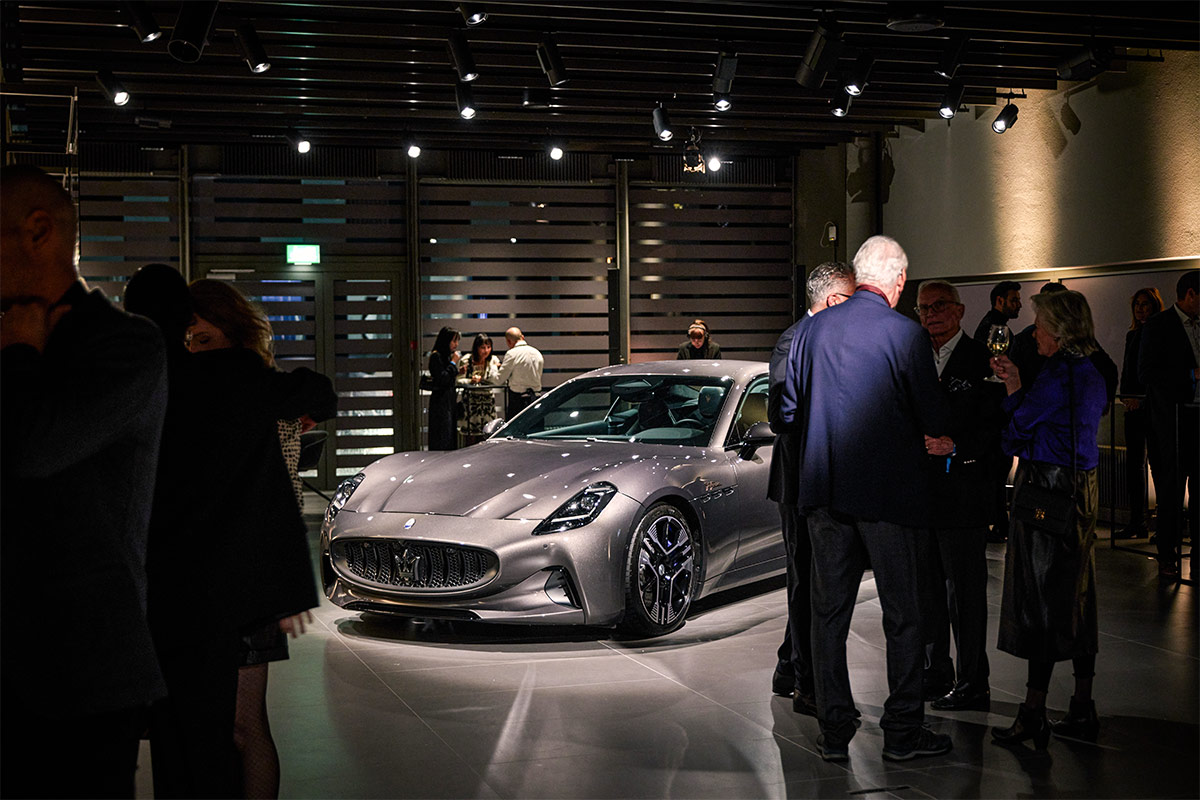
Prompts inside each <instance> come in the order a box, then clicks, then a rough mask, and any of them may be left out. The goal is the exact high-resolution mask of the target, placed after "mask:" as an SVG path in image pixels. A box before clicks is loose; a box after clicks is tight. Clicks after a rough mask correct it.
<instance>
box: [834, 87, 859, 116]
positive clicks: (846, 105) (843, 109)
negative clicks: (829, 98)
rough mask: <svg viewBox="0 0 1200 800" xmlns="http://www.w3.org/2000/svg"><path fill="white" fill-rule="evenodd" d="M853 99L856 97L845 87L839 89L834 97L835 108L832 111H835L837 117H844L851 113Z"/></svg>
mask: <svg viewBox="0 0 1200 800" xmlns="http://www.w3.org/2000/svg"><path fill="white" fill-rule="evenodd" d="M853 100H854V98H853V97H852V96H851V95H850V93H849V92H847V91H846V90H845V88H841V89H838V90H837V94H836V95H834V98H833V108H831V109H830V111H832V112H833V115H834V116H835V117H844V116H846V115H847V114H849V113H850V103H851V102H852V101H853Z"/></svg>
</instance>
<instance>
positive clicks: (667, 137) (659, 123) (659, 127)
mask: <svg viewBox="0 0 1200 800" xmlns="http://www.w3.org/2000/svg"><path fill="white" fill-rule="evenodd" d="M651 118H652V119H653V120H654V133H655V134H656V135H657V136H658V138H659V141H663V142H669V141H671V139H672V137H674V136H675V132H674V131H673V130H671V118H670V117H668V116H667V109H666V108H664V107H663V105H662V104H661V103H660V104H658V105H657V106H655V107H654V112H653V113H652V114H651Z"/></svg>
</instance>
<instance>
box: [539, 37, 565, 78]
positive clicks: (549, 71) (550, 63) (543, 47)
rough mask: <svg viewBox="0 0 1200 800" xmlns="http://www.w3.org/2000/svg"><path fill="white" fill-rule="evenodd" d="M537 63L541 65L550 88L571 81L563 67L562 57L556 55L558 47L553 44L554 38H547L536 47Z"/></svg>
mask: <svg viewBox="0 0 1200 800" xmlns="http://www.w3.org/2000/svg"><path fill="white" fill-rule="evenodd" d="M537 57H538V63H539V64H541V65H542V72H544V73H546V79H547V80H549V81H550V85H551V86H562V85H563V84H564V83H566V82H567V81H569V80H570V79H571V76H570V75H568V74H567V68H566V66H565V65H563V60H562V56H560V55H559V54H558V45H557V44H555V42H554V38H553V37H551V36H547V37H546V38H545V39H542V41H541V42H540V43H539V44H538V46H537Z"/></svg>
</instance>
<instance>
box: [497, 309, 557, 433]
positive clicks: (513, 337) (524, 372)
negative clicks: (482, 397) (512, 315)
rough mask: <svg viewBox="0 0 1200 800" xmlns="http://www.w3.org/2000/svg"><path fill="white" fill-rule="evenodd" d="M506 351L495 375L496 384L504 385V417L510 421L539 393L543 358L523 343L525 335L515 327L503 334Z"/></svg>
mask: <svg viewBox="0 0 1200 800" xmlns="http://www.w3.org/2000/svg"><path fill="white" fill-rule="evenodd" d="M504 341H505V342H506V343H507V344H508V350H507V351H505V353H504V360H503V361H502V362H501V364H500V372H499V374H497V375H496V383H497V384H498V385H500V386H506V387H507V390H506V392H505V412H506V413H505V418H506V419H512V418H513V417H515V416H516V415H517V414H520V413H521V412H522V411H524V410H525V408H526V407H527V406H529V405H530V404H532V403H533V401H534V400H536V399H537V396H538V395H539V394H541V393H542V368H543V367H544V366H545V359H544V358H542V354H541V353H540V352H539V351H538V349H537V348H536V347H534V346H533V345H531V344H530V343H529V342H527V341H525V335H524V334H523V333H521V329H520V328H518V327H516V326H515V325H514V326H513V327H511V328H509V329H508V330H507V331H505V332H504Z"/></svg>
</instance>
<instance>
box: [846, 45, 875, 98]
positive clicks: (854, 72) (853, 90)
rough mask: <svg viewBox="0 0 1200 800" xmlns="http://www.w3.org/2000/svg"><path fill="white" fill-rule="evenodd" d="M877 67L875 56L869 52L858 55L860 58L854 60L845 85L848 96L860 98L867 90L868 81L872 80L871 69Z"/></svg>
mask: <svg viewBox="0 0 1200 800" xmlns="http://www.w3.org/2000/svg"><path fill="white" fill-rule="evenodd" d="M874 66H875V56H874V55H872V54H871V53H868V52H865V51H864V52H862V53H859V54H858V58H856V59H855V60H854V66H853V67H852V68H851V69H850V72H849V73H847V75H846V80H845V83H844V84H843V85H844V87H845V89H846V94H849V95H852V96H854V97H858V96H859V95H860V94H862V93H863V90H864V89H866V88H867V81H869V80H870V78H871V69H872V68H873V67H874Z"/></svg>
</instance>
